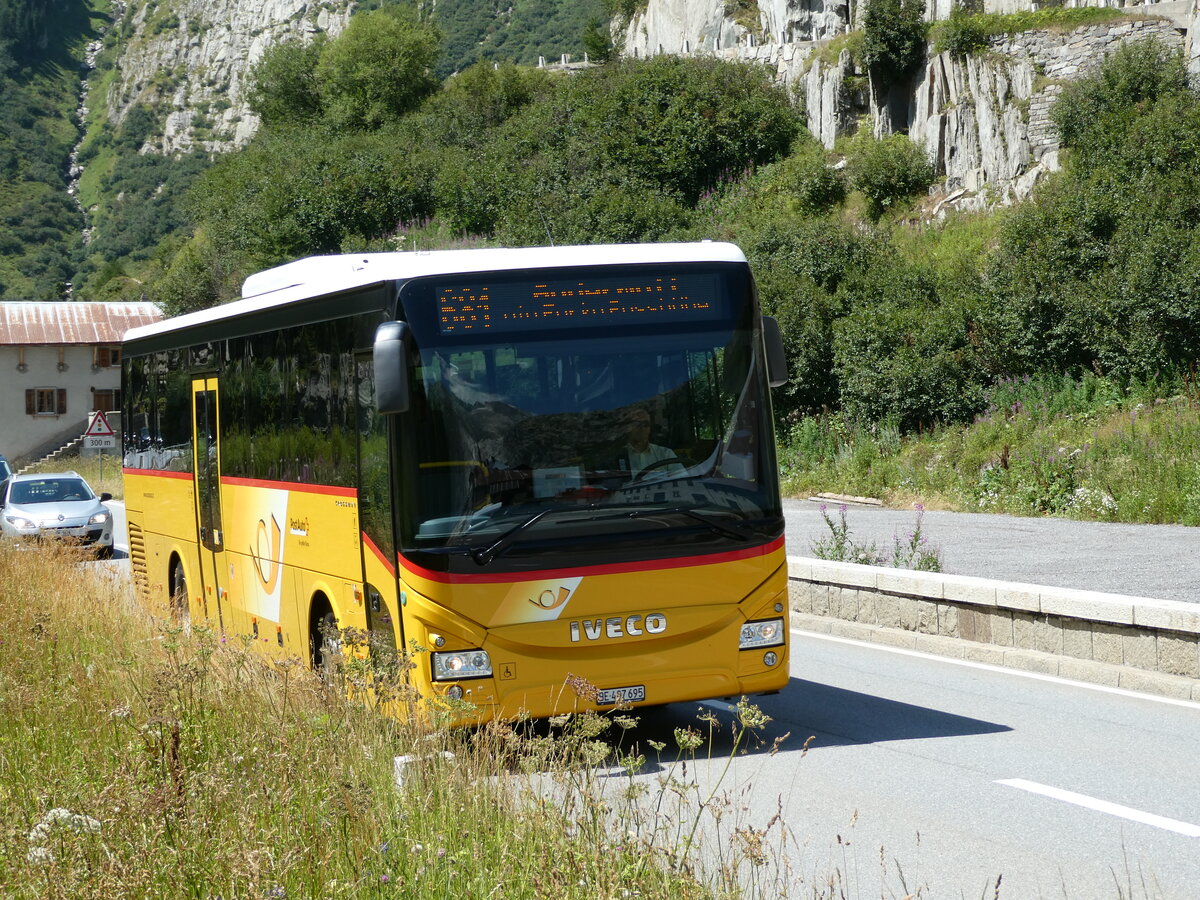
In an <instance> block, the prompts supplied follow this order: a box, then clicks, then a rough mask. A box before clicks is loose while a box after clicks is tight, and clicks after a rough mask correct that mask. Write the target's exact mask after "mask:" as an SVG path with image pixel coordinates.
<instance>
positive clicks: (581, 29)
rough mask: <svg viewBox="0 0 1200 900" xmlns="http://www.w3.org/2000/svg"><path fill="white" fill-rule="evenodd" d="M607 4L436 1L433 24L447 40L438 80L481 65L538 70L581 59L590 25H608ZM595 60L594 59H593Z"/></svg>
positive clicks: (602, 0) (584, 0)
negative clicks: (509, 64) (504, 64)
mask: <svg viewBox="0 0 1200 900" xmlns="http://www.w3.org/2000/svg"><path fill="white" fill-rule="evenodd" d="M606 6H607V0H515V2H512V0H506V2H503V3H501V2H497V0H486V2H480V0H438V3H437V4H436V5H435V6H434V9H433V12H432V16H431V18H432V21H433V23H434V24H435V25H437V27H438V30H439V31H441V32H442V34H443V35H444V36H445V40H444V44H443V52H442V58H441V62H440V63H439V64H438V66H437V69H436V74H437V75H438V77H439V78H444V77H445V76H447V75H449V74H450V73H451V72H461V71H463V70H464V69H467V68H469V67H470V66H472V65H474V64H475V63H477V62H482V61H485V60H486V61H490V62H512V63H520V64H522V65H531V66H532V65H536V64H537V61H538V57H545V59H546V62H548V63H553V62H558V60H559V58H560V57H561V56H562V55H563V54H564V53H567V54H570V55H571V57H572V58H573V59H582V58H583V53H584V51H585V50H588V52H589V53H591V52H592V51H591V50H590V49H589V48H588V47H586V46H585V44H584V40H583V38H584V34H585V33H586V32H587V31H588V26H589V23H595V24H600V23H603V24H604V26H605V30H607V22H608V19H609V16H610V15H611V12H610V11H609V10H608V9H607V8H606ZM592 55H593V57H594V56H595V54H594V53H592Z"/></svg>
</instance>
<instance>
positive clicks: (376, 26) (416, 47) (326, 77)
mask: <svg viewBox="0 0 1200 900" xmlns="http://www.w3.org/2000/svg"><path fill="white" fill-rule="evenodd" d="M440 40H441V39H440V36H439V35H438V32H437V30H436V29H434V28H433V27H432V26H429V25H425V24H423V23H421V22H419V21H417V20H415V19H414V18H412V17H411V16H410V15H408V14H407V13H405V12H404V10H403V9H402V8H401V7H395V6H388V7H385V8H383V9H381V10H378V11H376V12H372V13H368V14H366V15H359V16H355V17H354V18H352V19H351V20H350V24H349V25H347V26H346V30H345V31H344V32H342V34H340V35H339V36H338V38H337V40H335V41H330V42H329V43H328V44H326V45H325V46H324V48H322V50H321V55H320V60H319V61H318V63H317V70H316V81H317V86H318V90H319V92H320V95H321V99H322V102H323V103H324V106H325V109H326V110H327V111H328V113H329V115H330V116H331V117H332V118H333V120H334V121H335V122H336V123H337V124H339V125H343V126H349V127H355V128H378V127H379V126H380V125H382V124H383V123H384V122H387V121H390V120H393V119H396V118H398V117H400V116H402V115H403V114H404V113H406V112H409V111H410V110H413V109H415V108H416V107H417V105H418V104H419V103H420V102H421V101H422V100H423V99H424V98H425V97H427V96H428V95H429V94H431V93H432V92H433V91H434V90H435V89H436V88H437V81H436V80H435V79H434V77H433V71H432V70H433V65H434V63H435V62H437V57H438V46H439V42H440Z"/></svg>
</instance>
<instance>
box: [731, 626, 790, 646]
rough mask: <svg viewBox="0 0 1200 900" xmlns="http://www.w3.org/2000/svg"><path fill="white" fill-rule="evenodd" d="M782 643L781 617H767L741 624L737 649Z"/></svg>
mask: <svg viewBox="0 0 1200 900" xmlns="http://www.w3.org/2000/svg"><path fill="white" fill-rule="evenodd" d="M782 643H783V619H767V620H766V621H764V622H747V623H746V624H745V625H743V626H742V637H741V640H740V641H739V642H738V649H739V650H752V649H754V648H755V647H778V646H779V645H780V644H782Z"/></svg>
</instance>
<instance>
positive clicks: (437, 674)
mask: <svg viewBox="0 0 1200 900" xmlns="http://www.w3.org/2000/svg"><path fill="white" fill-rule="evenodd" d="M431 656H432V658H433V680H434V681H460V680H462V679H464V678H487V677H488V676H489V675H491V674H492V658H491V657H490V656H488V655H487V651H486V650H455V651H454V652H452V653H433V654H431Z"/></svg>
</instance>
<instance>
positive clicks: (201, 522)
mask: <svg viewBox="0 0 1200 900" xmlns="http://www.w3.org/2000/svg"><path fill="white" fill-rule="evenodd" d="M192 427H193V429H194V434H195V435H196V440H195V441H193V442H192V446H193V448H194V450H193V452H194V453H195V455H196V456H195V460H194V463H195V472H196V526H197V534H198V535H199V537H200V581H201V590H202V591H203V594H202V596H203V597H204V611H205V615H206V617H207V616H211V615H212V614H213V611H214V609H215V612H216V615H217V624H218V625H219V627H220V628H221V631H222V632H224V631H225V629H226V628H228V627H232V625H233V623H232V621H227V620H228V619H229V607H228V599H227V595H226V594H225V592H224V590H223V589H222V584H223V583H224V582H223V579H222V578H221V575H222V571H221V569H222V566H223V565H224V557H225V553H224V551H225V545H224V533H223V531H222V525H221V455H220V451H219V440H218V434H219V433H220V432H219V431H218V429H217V379H216V378H197V379H195V380H193V381H192Z"/></svg>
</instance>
